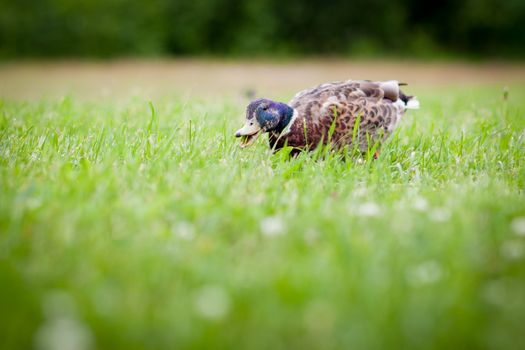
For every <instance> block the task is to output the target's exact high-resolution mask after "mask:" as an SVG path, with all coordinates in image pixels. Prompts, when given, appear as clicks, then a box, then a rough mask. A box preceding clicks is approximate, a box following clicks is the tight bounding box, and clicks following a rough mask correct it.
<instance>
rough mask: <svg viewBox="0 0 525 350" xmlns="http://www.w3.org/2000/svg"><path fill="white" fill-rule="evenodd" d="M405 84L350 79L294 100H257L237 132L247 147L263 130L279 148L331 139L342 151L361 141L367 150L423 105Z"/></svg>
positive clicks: (313, 144)
mask: <svg viewBox="0 0 525 350" xmlns="http://www.w3.org/2000/svg"><path fill="white" fill-rule="evenodd" d="M399 86H400V84H399V83H398V82H397V81H395V80H391V81H384V82H372V81H357V80H347V81H338V82H331V83H326V84H322V85H319V86H316V87H313V88H310V89H306V90H303V91H301V92H299V93H297V94H296V95H295V96H294V97H293V98H292V100H291V101H290V102H289V103H288V104H284V103H279V102H274V101H271V100H266V99H259V100H255V101H253V102H252V103H250V105H249V106H248V108H247V113H246V119H247V123H246V125H245V127H244V128H242V129H240V130H239V131H238V132H237V134H236V136H244V139H243V143H242V144H241V145H243V144H244V145H245V146H247V145H250V144H251V143H253V141H254V140H253V139H254V138H256V137H257V136H258V135H259V134H260V133H261V132H268V133H269V138H268V139H269V145H270V148H272V149H273V150H278V149H280V148H282V147H284V146H285V145H287V146H291V147H293V148H294V149H295V150H297V151H300V150H305V149H307V150H313V149H315V148H316V147H317V146H318V145H320V144H328V143H330V144H331V146H332V147H333V148H335V149H341V148H344V147H349V148H352V147H354V143H356V145H355V147H358V148H359V150H360V151H362V152H366V151H368V150H370V148H371V147H372V146H373V145H374V144H376V143H378V146H380V145H381V143H382V142H384V141H385V140H386V139H387V138H388V136H389V135H390V134H391V133H392V131H393V130H394V129H395V128H396V126H397V125H398V123H399V121H400V120H401V117H402V116H403V114H404V113H405V111H406V110H407V109H417V108H419V102H418V101H417V99H416V98H414V97H412V96H407V95H405V94H404V93H403V92H402V91H401V90H400V88H399ZM269 121H270V122H269ZM356 122H358V124H357V126H356ZM250 123H251V124H250Z"/></svg>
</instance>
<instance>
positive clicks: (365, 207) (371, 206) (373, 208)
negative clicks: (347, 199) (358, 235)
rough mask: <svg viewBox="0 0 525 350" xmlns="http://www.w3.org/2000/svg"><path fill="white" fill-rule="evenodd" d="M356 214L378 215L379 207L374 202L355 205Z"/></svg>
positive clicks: (379, 212)
mask: <svg viewBox="0 0 525 350" xmlns="http://www.w3.org/2000/svg"><path fill="white" fill-rule="evenodd" d="M356 214H357V215H359V216H379V214H381V208H380V207H379V205H377V204H376V203H374V202H367V203H363V204H361V205H359V206H358V207H357V212H356Z"/></svg>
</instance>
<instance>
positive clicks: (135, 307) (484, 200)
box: [0, 87, 525, 349]
mask: <svg viewBox="0 0 525 350" xmlns="http://www.w3.org/2000/svg"><path fill="white" fill-rule="evenodd" d="M419 97H420V100H421V102H422V109H421V110H419V111H415V112H413V113H408V114H407V115H406V117H405V119H404V121H403V123H402V124H401V126H400V128H399V130H398V132H396V134H395V135H394V136H393V137H392V138H391V139H390V140H389V142H388V143H387V144H386V145H385V146H384V147H383V152H382V155H381V157H380V158H379V159H378V160H376V161H370V162H367V161H365V162H362V163H355V162H342V161H339V160H337V159H336V158H335V157H326V158H325V159H322V160H314V159H313V158H312V157H311V156H310V155H306V154H304V155H301V156H299V157H298V158H296V159H293V160H291V161H286V160H284V157H282V156H281V155H279V154H276V155H271V154H270V153H269V150H268V148H267V146H266V144H265V142H262V141H261V140H259V141H258V143H257V145H256V147H253V148H250V149H246V150H241V149H239V148H238V147H237V145H236V142H235V141H236V140H235V139H234V137H233V132H234V130H236V128H237V127H238V126H239V125H240V123H241V116H242V114H243V108H244V106H240V105H236V104H234V103H232V102H228V101H215V102H211V101H209V100H198V99H183V98H171V99H169V98H161V99H157V100H155V101H153V102H152V105H151V106H150V105H149V103H148V101H143V100H140V99H130V100H128V101H126V102H123V103H109V102H107V101H106V102H78V101H76V100H75V99H73V98H64V99H62V100H45V101H42V102H31V103H23V102H12V101H1V102H0V113H1V116H0V132H1V137H0V193H1V194H0V196H1V198H0V310H1V312H0V329H2V334H3V335H2V337H0V347H1V348H6V349H7V348H21V349H27V348H31V347H33V346H34V347H36V348H41V349H89V348H101V349H115V348H125V349H133V348H143V347H151V348H212V347H213V348H241V349H246V348H260V349H268V348H271V349H285V348H354V349H384V348H429V349H430V348H436V349H437V348H439V349H443V348H464V349H466V348H469V349H502V348H506V349H523V348H524V347H525V336H524V334H525V298H524V296H525V196H524V194H523V189H524V186H525V168H524V162H525V133H524V130H525V118H524V115H523V113H524V111H525V89H523V88H522V87H513V88H511V89H510V98H509V101H508V102H505V101H503V99H502V91H501V88H500V87H485V88H482V87H480V88H478V89H470V90H468V91H460V90H445V89H435V90H427V91H425V92H424V93H423V94H422V95H421V94H419ZM286 99H287V98H284V100H286Z"/></svg>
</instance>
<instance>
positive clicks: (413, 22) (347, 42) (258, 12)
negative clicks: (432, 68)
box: [0, 0, 525, 57]
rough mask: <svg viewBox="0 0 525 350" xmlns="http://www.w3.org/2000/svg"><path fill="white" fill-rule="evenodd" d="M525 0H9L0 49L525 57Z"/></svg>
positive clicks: (3, 0) (15, 52)
mask: <svg viewBox="0 0 525 350" xmlns="http://www.w3.org/2000/svg"><path fill="white" fill-rule="evenodd" d="M524 24H525V0H427V1H421V0H388V1H382V0H323V1H319V0H286V1H283V0H247V1H243V0H0V56H2V57H21V56H22V57H24V56H25V57H35V56H36V57H41V56H44V57H47V56H95V57H109V56H122V55H208V54H211V55H215V54H219V55H240V56H249V55H266V56H272V55H281V56H283V55H287V54H290V55H296V54H328V55H383V54H388V55H416V56H433V55H441V54H445V55H447V54H452V55H469V56H492V57H494V56H496V57H523V56H525V30H524V29H523V26H524Z"/></svg>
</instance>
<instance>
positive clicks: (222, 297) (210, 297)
mask: <svg viewBox="0 0 525 350" xmlns="http://www.w3.org/2000/svg"><path fill="white" fill-rule="evenodd" d="M230 306H231V301H230V296H229V295H228V293H227V292H226V290H225V289H224V288H222V287H221V286H215V285H210V286H204V287H203V288H201V289H200V290H199V291H198V292H197V294H196V296H195V311H196V312H197V313H198V314H199V315H200V316H202V317H203V318H206V319H209V320H215V321H217V320H221V319H223V318H224V317H226V316H227V315H228V313H229V311H230Z"/></svg>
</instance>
